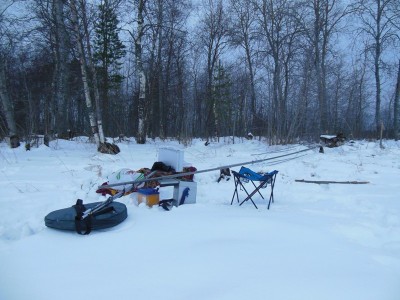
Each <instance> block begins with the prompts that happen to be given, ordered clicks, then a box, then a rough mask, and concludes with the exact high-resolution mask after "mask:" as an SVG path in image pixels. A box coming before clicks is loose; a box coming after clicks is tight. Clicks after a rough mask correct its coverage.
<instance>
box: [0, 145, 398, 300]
mask: <svg viewBox="0 0 400 300" xmlns="http://www.w3.org/2000/svg"><path fill="white" fill-rule="evenodd" d="M118 145H119V147H120V148H121V153H120V154H118V155H115V156H113V155H105V154H99V153H98V152H96V149H95V146H94V145H93V144H90V143H88V142H86V141H85V140H84V139H83V138H78V139H77V140H75V141H62V140H58V141H54V142H52V143H51V145H50V147H45V146H43V145H42V146H40V147H39V148H33V149H32V150H31V151H25V148H24V147H23V145H22V146H21V147H19V148H17V149H9V148H8V147H7V146H6V144H5V143H0V179H1V180H0V189H1V191H2V197H1V198H0V299H1V300H3V299H4V300H14V299H18V300H20V299H30V300H43V299H57V300H64V299H68V300H70V299H121V300H123V299H142V300H143V299H171V300H179V299H182V300H187V299H193V300H196V299H218V300H221V299H229V300H234V299H251V300H255V299H260V300H264V299H274V300H289V299H293V300H295V299H296V300H299V299H318V300H330V299H332V300H333V299H334V300H338V299H340V300H357V299H360V300H361V299H362V300H398V299H400V202H399V197H398V194H399V186H400V184H399V179H400V176H399V175H400V159H399V157H400V156H399V155H400V143H399V142H397V143H396V142H394V141H385V142H384V146H385V148H384V149H381V148H380V147H379V143H378V142H368V141H356V142H354V143H347V144H346V145H344V146H341V147H338V148H332V149H329V148H325V153H324V154H321V153H319V152H318V149H314V150H311V151H308V152H306V153H305V154H306V155H304V156H299V157H297V158H296V159H293V160H289V161H285V160H286V157H285V158H282V159H280V160H271V161H265V162H262V163H258V164H253V165H247V167H249V168H251V169H253V170H255V171H264V172H265V171H270V170H273V169H276V170H278V171H279V174H278V176H277V180H276V185H275V190H274V194H275V203H274V204H272V205H271V209H270V210H267V205H266V201H263V200H262V199H261V198H260V197H258V198H256V199H257V200H256V203H257V205H258V207H259V209H258V210H256V209H255V208H254V206H253V205H252V204H251V203H250V202H249V203H245V204H244V205H242V206H238V205H237V203H234V204H233V205H232V206H231V205H230V202H231V197H232V193H233V189H234V186H233V179H231V180H230V181H221V182H220V183H217V182H216V180H217V179H218V177H219V173H218V172H217V171H215V172H208V173H201V174H197V175H195V180H196V181H197V203H196V204H188V205H183V206H180V207H178V208H173V209H172V210H171V211H169V212H167V211H164V210H162V209H160V208H158V207H153V208H151V209H150V208H148V207H146V206H145V205H144V204H141V205H139V206H137V205H136V203H135V202H136V201H135V199H136V198H135V197H136V194H131V195H128V196H125V197H123V198H120V199H119V200H118V201H120V202H123V203H125V204H126V205H127V207H128V218H127V220H125V221H124V222H123V223H122V224H120V225H118V226H116V227H114V228H111V229H108V230H102V231H95V232H92V233H91V234H90V235H89V236H79V235H77V234H76V233H73V232H60V231H57V230H53V229H49V228H46V227H45V225H44V220H43V219H44V216H45V215H47V214H48V213H49V212H51V211H53V210H56V209H60V208H64V207H69V206H71V205H73V204H74V202H75V201H76V199H77V198H81V199H84V202H85V203H88V202H96V201H103V200H104V199H105V197H103V196H100V195H98V194H96V193H95V190H96V189H97V187H98V185H100V184H101V183H103V182H104V181H106V180H107V175H109V174H111V173H112V172H114V171H116V170H118V169H121V168H130V169H133V170H138V169H140V168H142V167H149V168H150V167H151V166H152V164H153V163H154V162H155V161H157V157H158V150H159V148H160V147H164V146H169V147H171V146H172V147H176V148H180V149H184V151H185V161H187V162H189V163H191V164H192V165H193V166H195V167H196V168H197V169H198V170H204V169H208V168H215V167H218V166H225V165H229V164H237V163H240V162H248V161H253V160H258V159H263V158H268V157H275V156H279V155H282V154H285V153H291V152H294V151H296V150H299V149H304V148H305V146H301V145H295V146H268V145H267V144H266V143H264V142H260V141H256V140H253V141H247V140H239V139H236V140H235V144H233V143H232V140H231V139H228V138H225V139H223V140H221V141H220V142H219V143H216V142H215V143H212V144H211V145H209V146H207V147H206V146H204V141H201V140H194V141H193V142H192V143H191V145H189V146H187V147H184V146H183V145H180V144H178V143H177V142H174V141H159V140H157V141H149V142H148V143H147V144H145V145H137V144H136V143H135V142H134V139H131V141H130V142H124V143H120V144H118ZM303 154H304V153H303ZM233 169H234V170H238V169H239V167H237V168H233ZM296 179H306V180H307V179H308V180H337V181H355V180H358V181H369V182H370V183H369V184H360V185H351V184H320V185H318V184H309V183H299V182H295V180H296ZM170 194H171V190H170V188H164V189H161V197H162V198H163V197H164V198H168V197H170Z"/></svg>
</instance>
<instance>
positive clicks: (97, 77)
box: [0, 0, 400, 149]
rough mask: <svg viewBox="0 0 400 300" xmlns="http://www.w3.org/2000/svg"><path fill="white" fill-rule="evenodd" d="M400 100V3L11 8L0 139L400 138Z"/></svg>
mask: <svg viewBox="0 0 400 300" xmlns="http://www.w3.org/2000/svg"><path fill="white" fill-rule="evenodd" d="M399 97H400V1H398V0H354V1H346V0H88V1H85V0H2V1H1V3H0V141H1V140H4V139H7V138H8V139H9V140H12V139H13V138H14V139H15V138H17V140H18V141H19V140H22V141H26V142H30V141H31V140H32V139H33V138H34V137H37V136H39V135H40V136H43V137H44V140H51V139H55V138H71V137H73V136H81V135H85V136H89V137H91V138H93V142H95V143H96V144H97V145H98V146H99V147H100V146H101V145H105V144H107V140H108V141H110V139H115V138H119V139H121V138H124V137H134V138H135V140H136V142H137V143H141V144H143V143H145V142H146V139H148V138H161V139H166V138H173V139H177V140H179V141H182V142H187V141H190V139H192V138H204V139H205V140H206V141H207V142H209V141H212V140H215V139H218V138H219V137H224V136H242V137H243V136H248V135H251V136H256V137H260V138H261V137H262V138H265V139H266V140H267V141H268V142H269V143H270V144H286V143H292V142H298V141H315V140H318V138H319V136H320V135H321V134H339V133H340V134H343V135H344V136H346V137H349V138H354V139H356V138H377V137H379V134H381V135H382V134H383V136H384V137H385V138H394V139H398V138H399V120H400V112H399ZM99 149H100V148H99Z"/></svg>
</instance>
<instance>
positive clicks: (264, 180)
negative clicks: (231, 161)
mask: <svg viewBox="0 0 400 300" xmlns="http://www.w3.org/2000/svg"><path fill="white" fill-rule="evenodd" d="M232 174H233V178H234V182H235V191H234V192H233V196H232V201H231V205H232V204H233V199H234V198H235V195H236V199H237V202H238V203H239V191H238V187H240V188H241V189H243V190H244V191H245V192H246V194H247V197H246V198H245V199H244V200H243V201H242V202H240V204H239V206H240V205H242V204H243V203H244V202H246V201H248V200H250V201H251V202H252V203H253V205H254V207H255V208H257V209H258V207H257V205H256V204H255V203H254V201H253V199H252V197H253V196H254V195H255V194H256V193H259V194H260V196H261V198H263V199H264V197H263V195H262V194H261V192H260V189H262V188H265V187H267V185H268V184H270V185H271V194H270V196H269V202H268V209H269V207H270V205H271V202H272V203H274V186H275V180H276V174H278V171H277V170H274V171H272V172H269V173H264V174H259V173H256V172H254V171H252V170H250V169H249V168H246V167H241V168H240V170H239V172H236V171H232ZM249 181H251V183H252V184H253V186H254V190H253V191H252V192H251V193H250V194H249V192H248V191H247V189H246V188H245V187H244V185H243V183H244V182H249ZM255 182H258V185H256V184H255Z"/></svg>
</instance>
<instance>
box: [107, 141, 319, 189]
mask: <svg viewBox="0 0 400 300" xmlns="http://www.w3.org/2000/svg"><path fill="white" fill-rule="evenodd" d="M315 148H317V147H311V148H307V149H303V150H299V151H296V152H293V153H288V154H283V155H278V156H274V157H269V158H264V159H258V160H252V161H247V162H242V163H237V164H232V165H227V166H221V167H216V168H211V169H205V170H198V171H192V172H184V173H176V174H171V175H165V176H159V177H153V178H143V179H139V180H134V181H126V182H119V183H113V184H107V185H101V186H99V188H112V187H114V186H121V185H125V184H136V183H142V182H148V181H160V180H163V179H173V178H177V177H183V176H188V175H194V174H200V173H206V172H212V171H219V170H221V169H227V168H233V167H239V166H243V165H252V164H257V163H260V162H264V161H269V160H274V159H278V158H282V157H286V156H291V155H295V154H298V153H302V152H306V151H310V150H313V149H315Z"/></svg>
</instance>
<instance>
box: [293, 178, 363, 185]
mask: <svg viewBox="0 0 400 300" xmlns="http://www.w3.org/2000/svg"><path fill="white" fill-rule="evenodd" d="M295 181H296V182H303V183H316V184H329V183H338V184H367V183H369V181H331V180H304V179H296V180H295Z"/></svg>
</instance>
